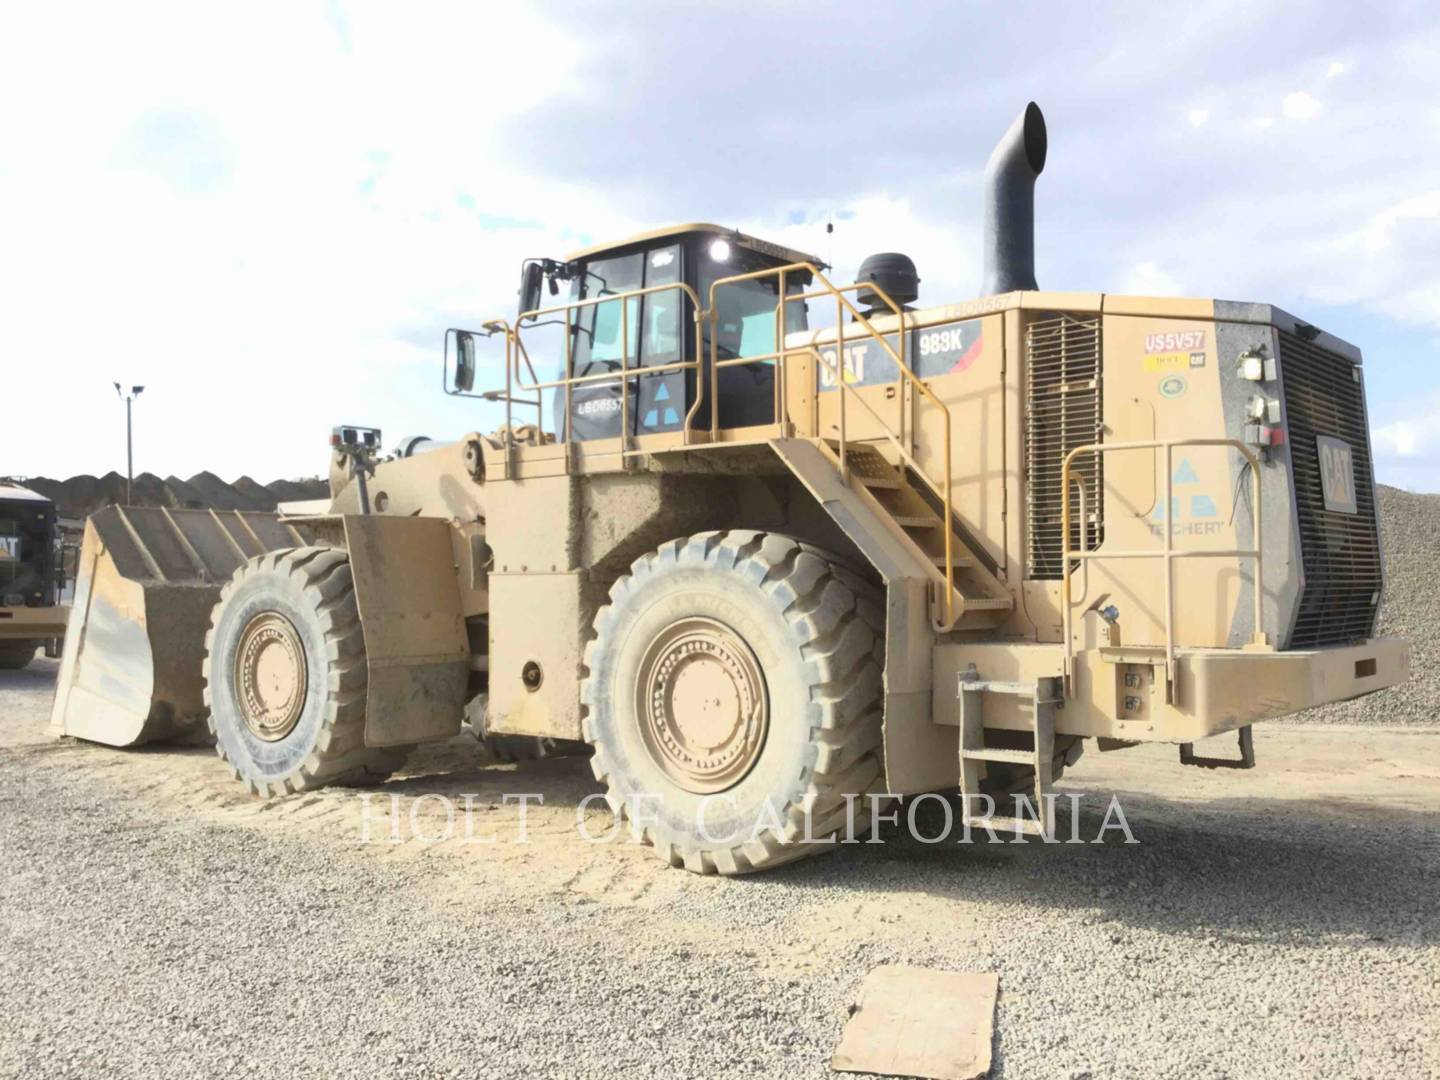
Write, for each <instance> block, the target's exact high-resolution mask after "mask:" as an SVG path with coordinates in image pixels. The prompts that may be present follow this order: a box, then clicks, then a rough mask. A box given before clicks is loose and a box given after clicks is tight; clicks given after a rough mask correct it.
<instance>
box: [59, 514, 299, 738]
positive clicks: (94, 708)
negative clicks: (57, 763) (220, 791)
mask: <svg viewBox="0 0 1440 1080" xmlns="http://www.w3.org/2000/svg"><path fill="white" fill-rule="evenodd" d="M304 543H305V538H304V537H303V536H302V535H301V534H300V532H298V531H297V530H296V529H295V528H294V527H293V526H290V525H286V524H284V523H282V522H281V521H280V519H279V518H278V517H277V516H276V515H274V514H267V513H260V512H243V511H234V510H219V511H217V510H170V509H167V508H165V507H133V506H132V507H118V506H110V507H106V508H105V509H103V510H101V511H99V512H98V513H95V514H93V515H91V517H90V519H89V520H88V521H87V522H86V523H85V538H84V541H83V543H82V544H81V548H80V561H79V566H78V567H77V570H76V583H75V597H74V600H73V602H72V605H71V608H70V621H69V624H68V626H67V628H66V631H65V650H64V653H63V655H62V657H61V660H60V673H59V676H58V678H57V679H56V684H55V701H54V704H53V706H52V707H51V711H50V731H51V733H52V734H55V735H73V736H75V737H76V738H80V739H88V740H89V741H91V742H99V743H105V744H107V745H110V746H134V745H137V744H139V743H145V742H151V741H153V740H156V739H165V738H170V737H173V736H176V735H180V734H183V733H184V732H186V731H187V730H189V729H190V728H191V727H192V726H193V724H194V722H195V721H196V720H197V719H199V718H200V717H203V716H204V714H205V704H204V699H203V695H202V691H203V688H204V687H203V680H202V675H201V670H202V665H203V661H204V656H205V631H206V629H207V627H208V626H209V622H210V609H211V608H212V607H214V606H215V602H216V600H218V599H219V596H220V588H221V586H222V585H224V583H225V582H226V581H227V580H229V578H230V575H231V574H233V573H234V572H235V570H236V569H237V568H238V567H239V566H241V565H242V564H243V563H245V562H246V561H247V560H249V559H251V558H254V557H255V556H256V555H262V554H264V553H265V552H267V551H275V550H278V549H281V548H290V547H298V546H300V545H302V544H304Z"/></svg>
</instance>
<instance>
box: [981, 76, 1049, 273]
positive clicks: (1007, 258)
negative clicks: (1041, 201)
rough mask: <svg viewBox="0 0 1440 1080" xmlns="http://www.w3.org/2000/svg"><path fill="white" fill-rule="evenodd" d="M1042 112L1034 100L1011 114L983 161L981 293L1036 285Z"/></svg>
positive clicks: (1043, 148)
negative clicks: (1036, 193) (1036, 206)
mask: <svg viewBox="0 0 1440 1080" xmlns="http://www.w3.org/2000/svg"><path fill="white" fill-rule="evenodd" d="M1045 146H1046V137H1045V117H1044V115H1043V114H1042V113H1041V112H1040V106H1039V105H1036V104H1035V103H1034V102H1033V101H1032V102H1030V104H1028V105H1026V106H1025V111H1024V112H1023V113H1021V114H1020V115H1019V116H1017V117H1016V118H1015V122H1014V123H1013V124H1011V125H1010V130H1009V131H1007V132H1005V135H1004V137H1003V138H1001V140H1000V142H999V143H998V144H997V145H996V147H995V150H994V151H993V152H992V153H991V155H990V160H989V162H987V163H986V165H985V277H984V283H983V284H982V286H981V289H980V294H981V295H982V296H993V295H995V294H996V293H1006V292H1013V291H1014V290H1016V289H1036V288H1039V286H1038V285H1036V284H1035V178H1036V177H1037V176H1039V175H1040V173H1041V171H1042V170H1043V169H1044V168H1045Z"/></svg>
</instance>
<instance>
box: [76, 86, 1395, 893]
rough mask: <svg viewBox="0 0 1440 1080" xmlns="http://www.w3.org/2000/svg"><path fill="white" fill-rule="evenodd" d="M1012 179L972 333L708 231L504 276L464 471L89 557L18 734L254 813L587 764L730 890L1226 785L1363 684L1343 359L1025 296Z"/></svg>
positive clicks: (414, 470) (1041, 159)
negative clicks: (925, 813) (213, 753)
mask: <svg viewBox="0 0 1440 1080" xmlns="http://www.w3.org/2000/svg"><path fill="white" fill-rule="evenodd" d="M1045 158H1046V130H1045V122H1044V119H1043V117H1042V115H1041V112H1040V110H1039V109H1038V108H1037V107H1036V106H1035V105H1034V104H1033V103H1032V104H1030V105H1029V106H1028V107H1027V108H1026V109H1025V110H1024V111H1023V113H1022V114H1021V115H1020V116H1019V117H1018V118H1017V119H1016V120H1015V122H1014V123H1013V124H1012V125H1011V127H1010V128H1009V130H1008V131H1007V133H1006V134H1005V135H1004V137H1003V138H1002V140H1001V141H1000V143H999V144H998V146H997V147H996V149H995V150H994V152H993V154H992V155H991V157H990V159H989V164H988V167H987V171H986V178H985V219H984V220H985V239H984V263H985V271H984V288H983V293H984V295H982V296H981V297H980V298H978V299H968V300H959V301H956V302H953V303H946V304H939V305H934V306H925V307H917V306H916V301H917V297H918V288H917V286H918V280H919V279H918V271H917V268H916V267H915V265H914V263H913V262H912V261H911V260H910V259H908V258H907V257H905V256H904V255H901V254H898V253H885V254H882V255H878V256H874V257H872V258H870V259H867V260H866V261H865V263H864V265H863V266H862V268H861V272H860V274H859V275H858V280H857V281H856V282H854V283H851V284H846V285H837V284H835V283H833V282H832V281H831V279H830V278H829V277H828V276H827V275H826V270H828V269H829V268H828V267H826V266H824V265H823V264H822V263H821V261H820V260H819V259H818V258H816V257H815V256H813V255H809V254H806V253H804V252H800V251H795V250H791V249H790V248H787V247H784V246H781V245H777V244H773V243H769V242H766V241H764V240H761V239H758V238H756V237H753V236H749V235H745V234H742V233H740V232H738V231H736V230H733V229H729V228H722V227H719V226H715V225H704V224H691V225H682V226H678V227H673V228H665V229H657V230H655V231H653V232H648V233H645V234H643V235H640V236H635V237H632V238H630V239H628V240H624V241H622V242H619V243H614V244H605V245H601V246H596V247H591V248H587V249H585V250H583V251H577V252H575V253H573V254H571V255H568V256H566V257H563V258H535V259H529V260H526V261H525V263H524V264H523V266H522V269H521V282H520V296H521V300H520V305H519V312H518V315H517V316H516V317H515V318H514V319H513V320H511V319H495V320H492V321H490V322H487V323H484V324H483V325H481V326H480V328H479V329H477V330H462V329H454V330H450V331H447V333H446V337H445V350H444V355H445V359H444V364H445V389H446V390H447V391H448V392H449V393H452V394H459V395H471V396H474V397H476V398H478V399H483V400H484V401H487V402H489V403H490V406H489V407H490V409H491V410H493V411H495V412H498V411H499V410H500V409H503V412H504V417H505V423H504V425H503V426H502V427H500V428H499V430H498V431H496V432H494V433H491V434H485V433H482V432H480V431H476V432H472V433H470V434H467V435H465V436H463V437H462V438H459V439H457V440H454V441H452V442H446V443H442V442H433V441H430V440H426V439H412V440H406V441H405V442H404V443H403V444H402V447H401V449H400V450H398V451H396V452H395V453H392V454H389V455H383V451H382V444H381V437H380V433H379V432H378V431H375V430H374V429H369V428H365V427H361V426H347V425H342V426H340V427H338V428H336V429H335V432H334V434H333V435H332V455H331V466H330V487H331V493H332V499H331V502H330V505H329V507H328V509H326V510H325V512H323V513H312V514H307V515H303V516H295V515H291V516H280V517H276V516H271V515H260V514H246V513H211V512H207V511H175V510H163V509H153V510H151V509H143V510H142V509H135V508H124V507H121V508H113V509H109V510H106V511H103V512H101V513H99V514H97V515H95V516H94V517H93V518H92V519H91V520H90V522H89V523H88V525H87V528H86V535H85V541H84V546H83V552H82V560H81V576H80V581H79V588H78V593H77V596H76V598H75V604H74V613H73V616H72V620H71V624H70V633H69V636H68V638H67V648H66V652H65V656H64V659H63V663H62V670H61V673H60V676H59V680H58V687H57V693H56V698H55V705H54V716H53V727H54V730H55V731H56V732H57V733H61V734H68V735H74V736H78V737H80V738H84V739H91V740H95V741H98V742H102V743H109V744H111V745H119V746H128V745H133V744H135V743H139V742H144V741H148V740H155V739H162V738H165V737H169V736H172V735H175V734H177V733H179V732H182V731H184V730H185V729H186V728H187V727H189V726H191V725H194V724H196V723H199V722H201V719H202V718H203V719H204V721H205V722H207V723H208V726H209V729H210V731H211V732H213V734H214V738H215V748H216V750H217V752H218V754H219V756H220V757H221V758H222V759H223V760H224V761H225V762H226V763H227V764H228V765H229V767H230V769H231V771H232V772H233V773H234V774H235V776H236V777H237V778H238V779H239V780H240V781H241V782H243V783H245V784H247V785H249V787H250V788H251V789H252V790H253V791H254V792H255V793H257V794H258V795H260V796H267V797H278V796H284V795H286V794H289V793H293V792H297V791H301V790H304V789H308V788H313V787H315V786H317V785H322V784H327V783H367V782H370V781H373V780H379V779H380V778H383V777H384V776H386V775H388V774H389V773H391V772H392V771H393V770H395V769H396V768H398V767H399V766H400V764H401V762H402V761H403V760H404V756H405V754H406V752H407V751H408V750H409V749H410V748H411V747H413V746H415V745H416V744H418V743H421V742H426V741H430V740H440V739H448V738H450V737H452V736H454V735H455V734H456V733H457V731H458V730H459V729H460V727H461V725H462V723H463V722H464V720H465V719H466V717H467V712H468V713H469V715H470V716H471V717H472V719H473V718H474V717H475V716H477V715H478V714H480V713H482V712H483V726H484V728H485V730H486V731H488V732H491V733H495V734H503V735H511V736H524V737H532V738H536V739H547V740H557V741H560V742H562V743H564V742H565V741H574V742H583V743H586V744H588V745H589V747H591V748H592V749H593V754H592V757H591V762H592V765H593V768H594V772H595V776H596V777H597V779H598V780H599V781H600V783H601V784H603V785H604V788H605V790H606V792H607V799H608V801H609V803H610V805H611V807H612V808H613V809H614V811H615V812H616V813H617V814H618V815H629V816H630V817H631V819H632V822H633V823H635V824H637V825H638V826H639V827H640V831H641V832H642V833H643V838H644V840H645V841H646V842H648V843H649V844H650V845H651V846H652V847H653V848H654V850H655V852H656V853H657V854H658V855H659V856H660V857H661V858H663V859H666V860H667V861H668V862H670V863H671V864H672V865H676V866H684V867H686V868H688V869H690V870H693V871H699V872H720V873H727V874H729V873H738V872H745V871H754V870H761V869H764V868H767V867H771V866H774V865H777V864H779V863H783V862H785V861H787V860H789V859H792V858H796V857H798V856H801V855H805V854H808V853H810V852H812V851H824V850H829V847H828V845H827V843H826V841H827V840H833V839H834V838H835V837H836V835H838V834H839V833H840V832H841V831H842V830H843V829H845V828H846V827H847V825H848V823H850V822H852V821H853V818H854V816H855V815H854V813H853V810H854V805H855V803H856V801H857V800H860V799H863V798H864V797H867V796H876V795H882V794H883V795H884V796H885V797H887V798H888V797H903V796H908V795H916V794H918V793H925V792H947V791H949V792H953V791H955V790H957V789H958V791H959V792H960V794H961V796H962V798H963V802H962V804H961V805H962V806H963V807H964V810H965V813H966V814H967V819H968V818H969V817H988V815H986V814H983V813H982V810H988V809H989V807H986V806H985V805H984V799H985V797H986V793H987V792H990V791H1013V790H1016V789H1017V788H1024V789H1025V790H1026V791H1027V792H1033V796H1034V798H1033V800H1032V801H1031V802H1030V803H1029V804H1028V805H1030V806H1032V807H1035V808H1039V809H1038V810H1036V812H1034V813H1026V812H1024V811H1023V810H1022V811H1021V812H1020V814H1019V816H1018V820H1017V821H1016V822H1015V824H1016V827H1017V828H1023V829H1024V830H1025V831H1027V832H1038V833H1040V834H1042V835H1046V836H1050V835H1053V830H1054V818H1053V813H1052V812H1050V811H1051V810H1053V804H1054V799H1053V793H1052V785H1053V783H1054V781H1055V779H1056V777H1057V776H1058V775H1059V773H1060V771H1061V770H1062V769H1063V768H1064V767H1066V766H1067V765H1068V764H1070V763H1073V762H1074V761H1075V759H1076V757H1077V756H1078V755H1079V752H1080V750H1081V747H1082V745H1083V744H1084V742H1085V740H1088V739H1095V740H1097V742H1098V746H1099V748H1100V749H1101V750H1120V749H1123V748H1126V747H1131V746H1134V745H1137V744H1140V743H1148V742H1167V743H1175V744H1179V746H1180V753H1181V759H1182V761H1185V762H1187V763H1190V764H1195V765H1201V766H1211V767H1215V766H1220V765H1234V766H1249V765H1251V764H1253V760H1254V755H1253V745H1252V742H1251V739H1250V731H1251V725H1252V724H1253V723H1254V722H1255V721H1257V720H1263V719H1266V718H1268V717H1276V716H1281V715H1284V714H1287V713H1292V712H1295V711H1297V710H1300V709H1305V708H1309V707H1312V706H1316V705H1320V704H1323V703H1326V702H1333V701H1339V700H1342V699H1345V698H1351V697H1355V696H1358V695H1361V694H1367V693H1371V692H1373V691H1376V690H1380V689H1382V688H1384V687H1388V686H1392V685H1395V684H1396V683H1398V682H1400V681H1402V680H1403V679H1404V678H1405V677H1406V676H1407V673H1408V667H1409V647H1408V644H1407V643H1406V642H1404V641H1401V640H1394V639H1386V638H1380V637H1377V636H1375V632H1376V615H1377V611H1378V607H1379V604H1380V597H1381V592H1382V588H1383V583H1384V579H1383V571H1382V563H1381V551H1380V537H1379V532H1378V527H1377V519H1376V500H1375V490H1374V482H1373V477H1372V470H1371V449H1370V439H1369V434H1368V429H1367V420H1366V411H1365V395H1364V384H1363V380H1362V369H1361V358H1360V353H1359V351H1358V350H1357V349H1356V348H1355V347H1354V346H1352V345H1350V344H1347V343H1346V342H1344V341H1341V340H1339V339H1338V338H1336V337H1334V336H1332V335H1330V334H1328V333H1326V332H1324V331H1322V330H1320V329H1319V328H1318V327H1316V326H1314V325H1311V324H1309V323H1306V322H1304V321H1303V320H1301V319H1298V318H1295V317H1293V316H1291V315H1289V314H1287V313H1285V312H1284V311H1281V310H1280V309H1278V308H1275V307H1272V306H1270V305H1268V304H1263V303H1247V302H1234V301H1225V300H1214V299H1157V298H1149V297H1137V296H1116V295H1109V294H1102V293H1082V292H1046V291H1042V290H1040V289H1039V288H1038V286H1037V284H1036V281H1035V276H1034V266H1033V261H1034V256H1033V252H1034V240H1033V236H1034V224H1033V204H1034V185H1035V180H1036V177H1037V176H1038V175H1039V174H1040V172H1041V170H1042V168H1043V167H1044V164H1045ZM547 293H548V295H547ZM545 335H549V337H548V338H545ZM542 339H545V340H548V341H549V342H550V345H549V347H548V351H547V349H544V348H542V347H541V342H542ZM482 355H483V356H484V357H486V358H488V360H489V362H490V363H491V366H490V367H489V368H487V370H488V371H490V372H491V375H490V382H489V384H488V388H485V389H482V390H480V391H477V390H476V389H475V380H476V377H477V374H479V370H480V367H481V366H482V360H481V357H482ZM541 372H544V373H545V376H546V377H542V376H541ZM477 407H478V406H477ZM1221 733H1238V751H1237V752H1235V753H1234V755H1233V756H1228V757H1216V756H1211V755H1210V754H1201V753H1199V752H1197V751H1196V750H1195V748H1194V744H1195V743H1196V742H1197V741H1199V740H1201V739H1204V738H1206V737H1207V736H1212V735H1217V734H1221ZM640 800H644V805H645V808H646V812H645V813H644V814H643V815H642V814H639V813H637V812H636V811H635V807H636V805H637V802H638V801H640ZM1047 808H1049V809H1047Z"/></svg>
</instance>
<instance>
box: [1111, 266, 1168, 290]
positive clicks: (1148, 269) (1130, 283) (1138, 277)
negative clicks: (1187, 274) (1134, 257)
mask: <svg viewBox="0 0 1440 1080" xmlns="http://www.w3.org/2000/svg"><path fill="white" fill-rule="evenodd" d="M1115 292H1117V293H1119V294H1120V295H1122V296H1183V295H1184V294H1185V289H1184V287H1183V286H1182V285H1181V284H1180V281H1179V279H1178V278H1176V277H1175V275H1173V274H1172V273H1170V271H1168V270H1166V269H1165V267H1163V266H1161V265H1160V264H1159V263H1156V262H1142V263H1139V264H1137V265H1136V266H1133V267H1131V268H1130V270H1129V272H1127V273H1126V274H1125V276H1124V277H1123V278H1121V279H1120V284H1119V285H1118V286H1117V287H1116V289H1115Z"/></svg>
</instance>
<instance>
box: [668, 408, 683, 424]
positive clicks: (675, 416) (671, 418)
mask: <svg viewBox="0 0 1440 1080" xmlns="http://www.w3.org/2000/svg"><path fill="white" fill-rule="evenodd" d="M679 422H680V414H679V413H677V412H676V411H675V410H674V409H666V410H665V423H667V424H678V423H679Z"/></svg>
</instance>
